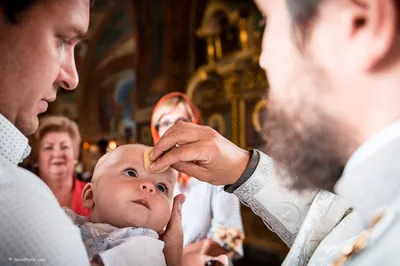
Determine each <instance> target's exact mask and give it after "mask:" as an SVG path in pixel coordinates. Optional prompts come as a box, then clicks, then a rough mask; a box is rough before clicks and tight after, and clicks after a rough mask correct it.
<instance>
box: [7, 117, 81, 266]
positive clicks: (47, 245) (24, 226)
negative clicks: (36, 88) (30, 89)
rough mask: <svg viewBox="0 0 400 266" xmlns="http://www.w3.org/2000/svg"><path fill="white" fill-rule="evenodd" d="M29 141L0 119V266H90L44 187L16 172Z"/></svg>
mask: <svg viewBox="0 0 400 266" xmlns="http://www.w3.org/2000/svg"><path fill="white" fill-rule="evenodd" d="M29 150H30V148H29V146H28V140H27V138H26V137H25V136H23V134H22V133H21V132H20V131H19V130H18V129H17V128H16V127H15V126H14V125H13V124H11V123H10V122H9V121H8V120H7V119H6V118H5V117H4V116H2V115H1V114H0V206H1V208H0V225H1V226H0V239H1V241H0V265H20V264H21V262H37V263H41V264H42V265H71V266H72V265H82V266H84V265H89V260H88V257H87V255H86V251H85V247H84V246H83V243H82V240H81V236H80V232H79V230H78V228H76V227H75V226H73V225H72V223H71V221H70V220H69V219H68V217H67V216H66V215H65V214H64V212H63V211H62V209H61V208H60V206H59V204H58V201H57V199H56V198H55V196H54V195H53V193H52V192H51V191H50V189H49V188H48V187H47V185H46V184H45V183H44V182H43V181H42V180H41V179H39V178H38V177H37V176H35V175H33V174H32V173H30V172H29V171H26V170H24V169H22V168H20V167H18V166H17V163H19V162H21V161H22V160H23V159H24V158H25V156H26V155H28V154H29Z"/></svg>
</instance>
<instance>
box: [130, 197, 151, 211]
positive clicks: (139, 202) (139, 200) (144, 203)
mask: <svg viewBox="0 0 400 266" xmlns="http://www.w3.org/2000/svg"><path fill="white" fill-rule="evenodd" d="M133 202H134V203H136V204H140V205H142V206H144V207H146V208H147V209H149V210H150V205H149V203H148V202H147V200H143V199H138V200H134V201H133Z"/></svg>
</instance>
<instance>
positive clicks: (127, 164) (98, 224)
mask: <svg viewBox="0 0 400 266" xmlns="http://www.w3.org/2000/svg"><path fill="white" fill-rule="evenodd" d="M146 149H147V147H146V146H144V145H139V144H132V145H123V146H120V147H118V148H116V149H115V150H113V151H111V152H109V153H107V154H105V155H104V156H103V157H101V158H100V160H99V161H98V162H97V164H96V167H95V170H94V173H93V178H92V181H91V183H88V184H86V186H85V188H84V189H83V192H82V202H83V205H84V206H85V207H87V208H90V216H89V217H82V216H78V215H76V214H75V213H73V212H72V211H71V210H69V209H66V208H64V210H65V211H66V213H67V215H68V216H69V217H70V218H71V219H72V221H73V222H74V224H76V225H78V226H79V228H80V230H81V234H82V238H83V241H84V243H85V246H86V249H87V252H88V255H89V258H90V259H91V260H92V261H93V262H101V261H102V262H103V263H105V261H104V260H105V259H106V258H105V257H104V256H102V252H103V251H106V250H109V249H112V248H114V247H116V246H118V245H119V244H122V243H124V242H126V241H128V240H132V238H140V239H139V241H138V245H137V250H135V251H131V250H130V251H128V253H130V254H127V256H128V257H132V252H134V253H135V254H137V255H135V261H131V265H165V259H164V255H163V248H164V243H163V242H162V241H161V240H159V239H158V237H159V234H160V233H161V232H162V231H163V229H164V228H165V227H166V225H167V223H168V221H169V219H170V217H171V211H172V204H173V195H174V186H175V182H176V175H177V174H176V172H175V170H172V169H170V168H169V169H167V170H166V171H164V172H162V173H157V174H154V173H148V172H146V171H145V169H144V159H143V154H144V152H145V151H146ZM123 259H124V258H121V260H123ZM105 264H106V263H105Z"/></svg>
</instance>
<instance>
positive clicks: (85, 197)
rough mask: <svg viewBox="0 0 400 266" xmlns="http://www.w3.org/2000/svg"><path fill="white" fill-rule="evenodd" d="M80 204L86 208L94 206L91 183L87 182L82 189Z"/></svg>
mask: <svg viewBox="0 0 400 266" xmlns="http://www.w3.org/2000/svg"><path fill="white" fill-rule="evenodd" d="M82 204H83V206H84V207H86V208H89V209H91V208H93V206H94V193H93V183H87V184H86V185H85V187H84V188H83V191H82Z"/></svg>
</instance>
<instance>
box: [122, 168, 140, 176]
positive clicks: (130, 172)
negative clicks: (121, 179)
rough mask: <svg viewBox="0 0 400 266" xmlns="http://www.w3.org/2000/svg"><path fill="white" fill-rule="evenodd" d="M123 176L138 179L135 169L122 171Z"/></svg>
mask: <svg viewBox="0 0 400 266" xmlns="http://www.w3.org/2000/svg"><path fill="white" fill-rule="evenodd" d="M124 174H125V175H127V176H130V177H138V174H137V172H136V170H135V169H127V170H125V171H124Z"/></svg>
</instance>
